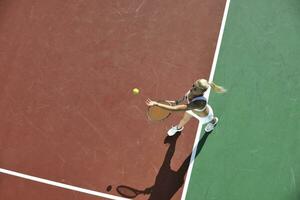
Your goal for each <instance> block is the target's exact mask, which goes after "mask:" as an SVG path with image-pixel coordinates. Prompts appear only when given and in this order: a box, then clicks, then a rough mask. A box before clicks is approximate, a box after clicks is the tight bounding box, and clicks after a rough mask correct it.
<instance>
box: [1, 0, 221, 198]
mask: <svg viewBox="0 0 300 200" xmlns="http://www.w3.org/2000/svg"><path fill="white" fill-rule="evenodd" d="M224 6H225V0H201V1H196V0H193V1H186V2H183V1H174V0H172V1H171V0H167V1H158V0H153V1H147V0H134V1H133V0H130V1H129V0H122V1H111V0H109V1H108V0H103V1H98V0H90V1H58V0H52V1H35V0H26V1H25V0H20V1H16V0H3V1H1V2H0V45H1V47H2V48H1V50H0V112H1V116H0V148H1V149H0V152H1V153H0V168H4V169H8V170H12V171H16V172H20V173H24V174H28V175H32V176H36V177H41V178H44V179H48V180H52V181H56V182H60V183H65V184H69V185H73V186H78V187H81V188H85V189H89V190H95V191H98V192H101V193H108V194H111V195H116V196H120V195H119V194H118V193H117V192H116V190H115V188H116V186H118V185H127V186H130V187H133V188H136V189H141V190H143V189H145V188H149V187H151V186H154V187H153V188H152V192H151V194H148V195H139V196H138V197H136V198H135V199H160V200H164V199H174V200H176V199H180V198H181V193H182V188H183V187H182V186H183V183H184V177H185V175H186V170H185V167H186V163H187V161H186V162H184V161H185V160H186V159H187V158H188V156H189V154H190V153H191V151H192V146H193V143H194V138H195V134H196V130H197V123H198V121H197V120H193V122H192V123H190V124H188V126H187V127H186V128H185V130H184V132H183V133H182V134H181V135H180V137H179V138H178V139H177V142H176V146H175V141H176V140H175V139H173V141H171V142H170V143H171V144H172V145H173V146H172V145H171V147H172V148H169V147H170V144H164V139H165V137H166V131H167V130H168V129H169V128H170V127H171V125H172V124H173V125H174V124H176V123H177V122H178V120H179V119H180V117H181V115H182V114H180V113H176V114H173V115H172V116H170V117H169V118H168V119H167V120H165V121H163V122H150V121H149V120H148V119H147V117H146V114H145V111H146V105H145V99H146V98H148V97H149V98H152V99H175V98H179V97H181V96H182V95H183V94H184V93H185V92H186V91H187V90H188V89H189V88H190V86H191V84H192V83H193V81H194V80H196V79H198V78H202V77H204V78H208V76H209V73H210V68H211V64H212V61H213V56H214V51H215V47H216V43H217V38H218V33H219V30H220V25H221V20H222V15H223V10H224ZM134 87H138V88H140V90H141V93H140V94H139V95H137V96H134V95H132V93H131V89H132V88H134ZM168 150H169V152H168ZM171 151H172V152H173V153H172V152H171ZM167 159H171V160H170V163H167V162H164V161H166V160H167ZM183 164H185V165H184V169H183V168H182V170H181V171H180V173H179V172H178V171H177V170H178V169H179V167H180V166H183ZM109 185H112V190H111V191H109V192H107V191H106V188H107V186H109ZM166 194H168V196H164V195H166ZM37 198H39V199H43V200H48V199H49V200H50V199H51V200H52V199H56V200H60V199H61V200H66V199H79V200H83V199H87V200H89V199H105V198H102V197H94V196H91V195H88V194H82V193H79V192H75V191H69V190H65V189H62V188H56V187H54V186H48V185H45V184H42V183H37V182H32V181H29V180H24V179H21V178H17V177H13V176H8V175H5V174H0V199H5V200H16V199H22V200H27V199H28V200H29V199H37Z"/></svg>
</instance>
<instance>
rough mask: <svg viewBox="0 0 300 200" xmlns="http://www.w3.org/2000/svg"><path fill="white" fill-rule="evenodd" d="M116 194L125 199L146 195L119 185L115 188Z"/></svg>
mask: <svg viewBox="0 0 300 200" xmlns="http://www.w3.org/2000/svg"><path fill="white" fill-rule="evenodd" d="M117 192H118V193H119V194H120V195H121V196H122V197H126V198H134V197H136V196H138V195H139V194H146V192H145V191H141V190H137V189H134V188H131V187H128V186H125V185H119V186H118V187H117Z"/></svg>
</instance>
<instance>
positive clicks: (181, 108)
mask: <svg viewBox="0 0 300 200" xmlns="http://www.w3.org/2000/svg"><path fill="white" fill-rule="evenodd" d="M146 104H147V105H148V106H158V107H160V108H163V109H166V110H169V111H186V110H187V109H188V106H187V105H184V104H182V105H174V106H171V105H165V104H162V103H158V102H156V101H152V100H150V99H147V100H146Z"/></svg>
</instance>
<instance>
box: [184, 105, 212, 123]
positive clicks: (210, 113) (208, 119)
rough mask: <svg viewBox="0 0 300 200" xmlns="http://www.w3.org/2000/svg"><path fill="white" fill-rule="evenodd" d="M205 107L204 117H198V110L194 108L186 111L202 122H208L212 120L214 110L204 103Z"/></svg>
mask: <svg viewBox="0 0 300 200" xmlns="http://www.w3.org/2000/svg"><path fill="white" fill-rule="evenodd" d="M206 107H207V108H208V115H207V116H205V117H200V116H199V111H196V110H189V111H187V113H189V114H190V115H192V116H193V117H195V118H197V119H198V120H199V121H200V122H201V123H202V124H207V123H208V122H210V121H211V120H213V118H214V112H213V109H212V108H211V107H210V105H206ZM195 115H196V116H195Z"/></svg>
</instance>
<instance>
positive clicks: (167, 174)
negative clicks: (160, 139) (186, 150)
mask: <svg viewBox="0 0 300 200" xmlns="http://www.w3.org/2000/svg"><path fill="white" fill-rule="evenodd" d="M180 135H181V133H178V134H176V135H175V136H172V137H170V136H167V137H166V138H165V140H164V143H165V144H169V148H168V150H167V152H166V155H165V158H164V161H163V163H162V165H161V167H160V169H159V172H158V174H157V176H156V178H155V183H154V184H153V185H152V186H151V187H147V188H145V189H144V190H138V189H134V188H131V187H129V186H125V187H128V188H131V190H132V191H136V193H135V196H132V197H131V198H135V197H136V196H138V195H141V194H143V195H150V196H149V199H148V200H158V199H159V200H170V199H171V198H172V197H173V196H174V194H175V193H176V192H177V191H178V190H179V189H180V188H181V187H182V186H183V184H184V181H185V175H186V173H187V170H188V168H189V164H190V160H191V156H192V152H191V153H190V154H189V155H188V157H187V158H186V159H185V160H184V161H183V163H182V164H181V166H180V167H179V169H178V170H177V171H175V170H172V169H171V160H172V157H173V155H174V153H175V150H176V142H177V139H178V138H179V136H180ZM208 136H209V133H205V134H204V135H203V136H202V138H201V139H200V140H199V142H198V144H197V147H196V148H197V150H196V156H195V158H196V157H197V156H198V155H199V154H200V152H201V150H202V148H203V146H204V144H205V142H206V140H207V138H208ZM119 187H120V186H119ZM122 187H124V186H122ZM117 192H118V193H119V194H120V195H121V196H123V197H126V194H125V195H124V194H122V193H120V192H119V191H117ZM127 197H128V196H127Z"/></svg>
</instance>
